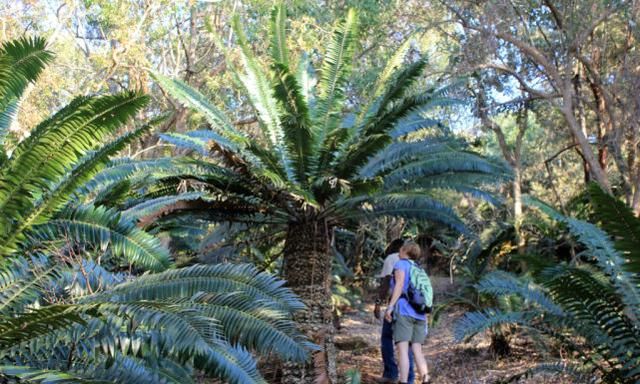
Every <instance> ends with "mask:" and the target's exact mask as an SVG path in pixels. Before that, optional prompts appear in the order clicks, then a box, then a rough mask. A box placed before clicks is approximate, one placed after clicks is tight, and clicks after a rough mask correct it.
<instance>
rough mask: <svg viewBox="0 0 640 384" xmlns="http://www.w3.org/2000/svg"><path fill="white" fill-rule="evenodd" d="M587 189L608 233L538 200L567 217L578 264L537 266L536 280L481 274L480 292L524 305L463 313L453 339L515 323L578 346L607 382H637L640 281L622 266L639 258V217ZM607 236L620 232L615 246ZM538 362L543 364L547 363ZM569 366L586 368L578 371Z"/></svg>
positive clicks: (559, 368)
mask: <svg viewBox="0 0 640 384" xmlns="http://www.w3.org/2000/svg"><path fill="white" fill-rule="evenodd" d="M589 193H590V196H591V198H592V201H593V203H594V204H593V205H594V210H595V215H596V217H598V218H600V219H601V220H602V226H603V227H604V228H607V229H610V230H611V234H607V233H605V232H604V231H603V230H602V229H600V228H598V227H596V226H595V225H593V224H591V223H588V222H584V221H580V220H577V219H573V218H570V217H565V216H563V215H561V214H559V213H557V212H554V211H552V210H551V208H550V207H548V206H544V205H541V206H542V207H543V209H545V211H546V212H549V213H550V214H551V215H553V217H555V218H556V219H557V220H559V221H562V222H564V223H565V224H566V225H567V228H568V229H569V231H570V232H571V233H572V234H573V235H574V236H575V237H576V238H577V240H578V241H579V242H580V243H581V244H582V245H583V246H585V250H584V251H583V252H582V253H581V254H580V257H581V259H582V260H583V263H581V264H579V265H567V264H559V265H552V266H548V267H544V268H536V269H534V274H533V276H532V279H533V280H530V278H517V277H515V276H514V275H512V274H510V273H507V272H500V273H493V274H489V275H487V276H485V278H483V279H482V280H481V281H480V282H479V283H478V284H477V289H478V290H479V291H480V292H482V293H485V294H489V295H494V296H505V295H515V296H519V297H521V298H522V299H523V300H524V306H523V307H522V308H521V309H520V310H517V311H508V312H502V311H497V310H486V311H484V312H470V313H467V314H465V316H464V317H463V318H462V319H461V321H460V322H459V323H458V324H457V327H456V330H455V334H456V338H457V339H458V340H463V339H467V338H469V337H472V336H473V335H475V334H477V333H478V332H481V331H483V330H484V329H487V328H488V327H491V326H495V325H496V324H520V325H523V326H526V327H529V328H531V329H534V330H537V331H538V332H540V333H542V334H544V335H546V336H548V337H551V338H555V339H557V340H558V341H559V342H560V343H562V344H563V345H565V346H566V347H567V348H569V349H570V350H573V351H575V352H576V353H578V355H579V356H580V357H581V358H582V359H583V360H584V361H585V362H587V366H588V367H589V368H590V369H591V370H594V371H598V372H599V373H600V375H601V376H602V378H603V380H604V381H605V382H611V383H635V382H637V381H638V380H639V379H640V343H639V340H640V327H639V324H640V318H639V317H638V308H640V305H639V304H640V303H639V302H638V294H639V293H640V284H638V277H637V274H635V273H630V272H627V271H628V270H633V266H634V265H635V263H637V252H636V251H637V250H636V249H634V247H635V243H634V236H635V234H634V232H633V231H634V229H636V228H637V227H638V225H640V220H639V219H638V218H636V217H634V216H633V214H632V213H631V212H630V210H629V209H628V208H626V207H624V206H623V205H622V204H621V203H620V202H619V201H617V200H616V199H615V198H613V197H611V196H609V195H606V194H605V193H604V192H602V190H600V189H599V187H597V186H590V187H589ZM613 221H616V222H615V223H613ZM611 235H615V238H616V239H619V240H616V242H615V245H614V243H612V241H611ZM580 340H583V341H584V345H581V344H580ZM539 368H540V369H545V366H541V367H539ZM547 368H553V369H552V370H555V371H562V372H564V371H572V369H573V368H571V367H569V366H562V365H557V364H553V365H549V366H547ZM565 368H566V369H565ZM574 372H578V373H584V371H583V370H578V371H574Z"/></svg>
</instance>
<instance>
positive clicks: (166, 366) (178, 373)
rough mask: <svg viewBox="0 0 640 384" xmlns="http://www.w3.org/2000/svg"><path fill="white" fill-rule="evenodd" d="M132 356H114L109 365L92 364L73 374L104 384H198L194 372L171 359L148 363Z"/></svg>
mask: <svg viewBox="0 0 640 384" xmlns="http://www.w3.org/2000/svg"><path fill="white" fill-rule="evenodd" d="M149 360H151V359H146V360H145V359H142V358H138V357H134V356H131V355H122V354H115V355H114V356H113V357H112V358H110V359H109V360H108V363H103V362H101V361H92V362H87V363H84V362H83V364H81V365H80V366H79V367H77V368H75V369H74V370H73V372H77V371H81V374H82V375H83V376H87V377H92V378H96V379H102V380H105V381H106V382H108V383H114V382H116V383H136V384H195V383H196V382H195V381H194V380H193V378H192V376H193V370H192V369H189V367H187V366H183V365H182V364H177V363H175V362H173V361H171V360H168V359H161V360H156V361H149Z"/></svg>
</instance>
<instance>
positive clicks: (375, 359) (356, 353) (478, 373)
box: [336, 278, 570, 384]
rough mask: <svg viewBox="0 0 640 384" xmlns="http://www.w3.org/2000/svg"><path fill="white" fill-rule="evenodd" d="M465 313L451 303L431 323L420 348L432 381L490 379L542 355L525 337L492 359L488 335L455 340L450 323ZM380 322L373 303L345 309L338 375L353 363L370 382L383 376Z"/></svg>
mask: <svg viewBox="0 0 640 384" xmlns="http://www.w3.org/2000/svg"><path fill="white" fill-rule="evenodd" d="M434 280H435V281H434V286H435V289H436V291H440V292H442V290H443V289H448V288H447V285H448V282H447V280H446V279H443V278H442V279H434ZM463 313H464V311H463V310H462V309H450V310H449V311H447V312H445V313H442V315H441V316H440V319H439V322H438V324H436V326H435V327H433V329H430V333H429V337H428V338H427V341H426V343H425V346H424V353H425V356H426V357H427V362H428V364H429V371H430V373H431V377H432V378H433V383H436V384H454V383H455V384H458V383H460V384H481V383H487V384H488V383H493V382H495V381H496V380H498V379H505V378H508V377H510V376H511V375H513V374H516V373H520V372H522V371H524V370H526V369H528V368H531V367H533V366H535V365H536V364H537V363H539V362H540V361H541V360H542V356H540V355H539V353H537V352H536V350H535V348H534V346H533V345H532V344H531V343H529V342H527V341H526V339H524V338H517V337H514V340H512V345H511V346H512V354H511V355H510V356H509V357H507V358H504V359H496V358H494V357H493V356H491V354H490V353H489V352H488V351H487V349H488V346H489V344H490V340H489V338H488V337H486V336H484V337H482V336H478V337H476V338H474V339H473V340H471V341H470V342H469V343H463V344H458V343H455V342H454V341H453V336H452V329H453V323H454V322H455V320H456V319H457V318H458V317H460V316H461V315H462V314H463ZM380 327H381V325H380V322H379V321H378V320H376V319H375V318H374V317H373V312H372V306H367V307H366V312H364V311H351V312H347V313H345V314H344V318H343V320H342V321H341V328H340V330H339V332H338V335H337V336H336V344H337V346H338V348H339V349H340V352H339V355H338V364H339V369H340V373H341V375H342V377H344V372H346V371H347V370H349V369H351V368H355V369H358V370H359V371H360V372H361V374H362V383H363V384H373V383H375V382H376V379H377V378H379V377H380V376H381V373H382V360H381V355H380V350H379V340H380V339H379V333H380ZM569 382H570V381H569V380H568V379H567V378H563V377H549V376H542V375H539V376H537V377H533V378H530V379H527V380H522V381H520V383H528V384H533V383H540V384H542V383H549V384H560V383H569Z"/></svg>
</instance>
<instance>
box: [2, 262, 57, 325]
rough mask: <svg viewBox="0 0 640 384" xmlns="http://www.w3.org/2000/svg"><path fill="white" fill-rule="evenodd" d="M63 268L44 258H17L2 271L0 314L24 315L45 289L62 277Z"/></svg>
mask: <svg viewBox="0 0 640 384" xmlns="http://www.w3.org/2000/svg"><path fill="white" fill-rule="evenodd" d="M61 269H62V266H61V265H57V264H55V263H51V262H50V261H49V260H47V259H45V258H43V257H35V256H34V257H31V258H17V259H14V260H11V262H10V263H8V264H7V265H5V266H3V267H2V268H1V269H0V313H3V314H4V315H6V316H9V315H15V314H18V313H22V312H24V311H25V309H26V308H27V307H28V306H30V305H32V304H33V303H35V302H36V301H38V299H39V298H40V297H41V295H42V292H43V290H44V288H46V286H47V285H49V284H51V283H52V282H53V281H54V280H56V279H58V278H59V277H60V272H61Z"/></svg>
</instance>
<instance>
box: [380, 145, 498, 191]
mask: <svg viewBox="0 0 640 384" xmlns="http://www.w3.org/2000/svg"><path fill="white" fill-rule="evenodd" d="M457 172H466V173H483V174H487V175H493V176H494V177H496V178H500V179H503V180H505V179H508V178H509V177H510V173H509V170H508V168H507V167H506V166H505V165H503V164H500V163H496V162H493V161H490V160H489V159H487V158H484V157H481V156H480V155H478V154H475V153H473V152H467V151H440V152H435V153H431V154H429V155H428V156H427V157H425V158H423V159H418V160H416V161H412V162H409V163H407V164H404V165H402V166H401V167H399V168H397V169H395V170H393V171H391V172H389V173H388V174H387V175H386V176H385V178H384V179H385V184H388V185H398V184H402V183H410V182H411V180H413V179H415V178H420V177H429V176H433V175H441V174H446V173H457Z"/></svg>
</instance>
